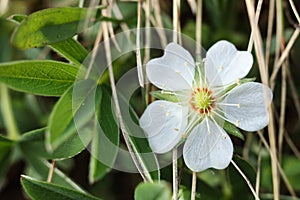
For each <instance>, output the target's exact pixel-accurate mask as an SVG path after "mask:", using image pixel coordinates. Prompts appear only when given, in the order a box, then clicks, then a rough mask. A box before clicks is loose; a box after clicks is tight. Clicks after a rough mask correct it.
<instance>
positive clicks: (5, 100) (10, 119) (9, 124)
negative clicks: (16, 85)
mask: <svg viewBox="0 0 300 200" xmlns="http://www.w3.org/2000/svg"><path fill="white" fill-rule="evenodd" d="M0 91H1V92H0V94H1V110H2V116H3V120H4V124H5V127H6V128H7V135H8V138H10V139H12V140H17V139H18V138H19V137H20V134H19V130H18V128H17V125H16V121H15V118H14V114H13V110H12V105H11V99H10V96H9V91H8V88H7V87H6V86H5V85H3V84H1V85H0Z"/></svg>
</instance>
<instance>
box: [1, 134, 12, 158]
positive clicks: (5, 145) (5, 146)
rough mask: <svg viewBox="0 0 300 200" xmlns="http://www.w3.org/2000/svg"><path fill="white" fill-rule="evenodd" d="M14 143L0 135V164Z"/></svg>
mask: <svg viewBox="0 0 300 200" xmlns="http://www.w3.org/2000/svg"><path fill="white" fill-rule="evenodd" d="M14 143H15V142H14V141H12V140H10V139H8V138H6V137H5V136H3V135H0V163H1V161H2V160H3V159H4V158H5V157H6V155H7V153H8V152H9V151H10V150H11V147H12V146H13V145H14Z"/></svg>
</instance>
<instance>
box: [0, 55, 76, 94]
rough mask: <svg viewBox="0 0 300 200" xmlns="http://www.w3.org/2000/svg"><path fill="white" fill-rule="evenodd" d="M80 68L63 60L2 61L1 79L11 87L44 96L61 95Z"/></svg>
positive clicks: (0, 66)
mask: <svg viewBox="0 0 300 200" xmlns="http://www.w3.org/2000/svg"><path fill="white" fill-rule="evenodd" d="M77 72H78V68H77V67H75V66H73V65H70V64H67V63H63V62H57V61H51V60H41V61H38V60H36V61H29V60H28V61H16V62H8V63H0V81H1V82H3V83H5V84H7V85H8V86H9V87H11V88H13V89H15V90H18V91H22V92H27V93H32V94H36V95H43V96H60V95H62V94H63V93H64V92H65V90H67V89H68V88H69V87H70V86H71V85H72V84H73V82H74V80H75V78H76V76H77Z"/></svg>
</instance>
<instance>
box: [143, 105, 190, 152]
mask: <svg viewBox="0 0 300 200" xmlns="http://www.w3.org/2000/svg"><path fill="white" fill-rule="evenodd" d="M187 114H188V108H187V107H182V106H180V105H178V104H176V103H172V102H169V101H161V100H159V101H154V102H153V103H151V104H150V105H149V106H148V107H147V108H146V110H145V112H144V113H143V115H142V117H141V118H140V126H141V128H142V129H143V130H144V131H145V133H146V136H147V138H148V141H149V144H150V147H151V148H152V150H153V151H154V152H155V153H166V152H168V151H170V150H171V149H172V148H173V147H174V146H175V145H176V144H177V143H178V142H179V141H180V140H181V137H182V135H183V132H184V131H185V128H186V126H187Z"/></svg>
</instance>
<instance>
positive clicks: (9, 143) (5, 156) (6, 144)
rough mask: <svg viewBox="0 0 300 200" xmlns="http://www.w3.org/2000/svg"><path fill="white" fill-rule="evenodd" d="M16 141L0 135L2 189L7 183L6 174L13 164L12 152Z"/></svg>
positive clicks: (0, 179)
mask: <svg viewBox="0 0 300 200" xmlns="http://www.w3.org/2000/svg"><path fill="white" fill-rule="evenodd" d="M14 144H15V141H13V140H10V139H8V138H7V137H5V136H3V135H1V134H0V188H1V187H2V184H3V183H4V182H5V174H6V171H7V170H8V169H9V165H10V164H11V152H12V150H13V147H14Z"/></svg>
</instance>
